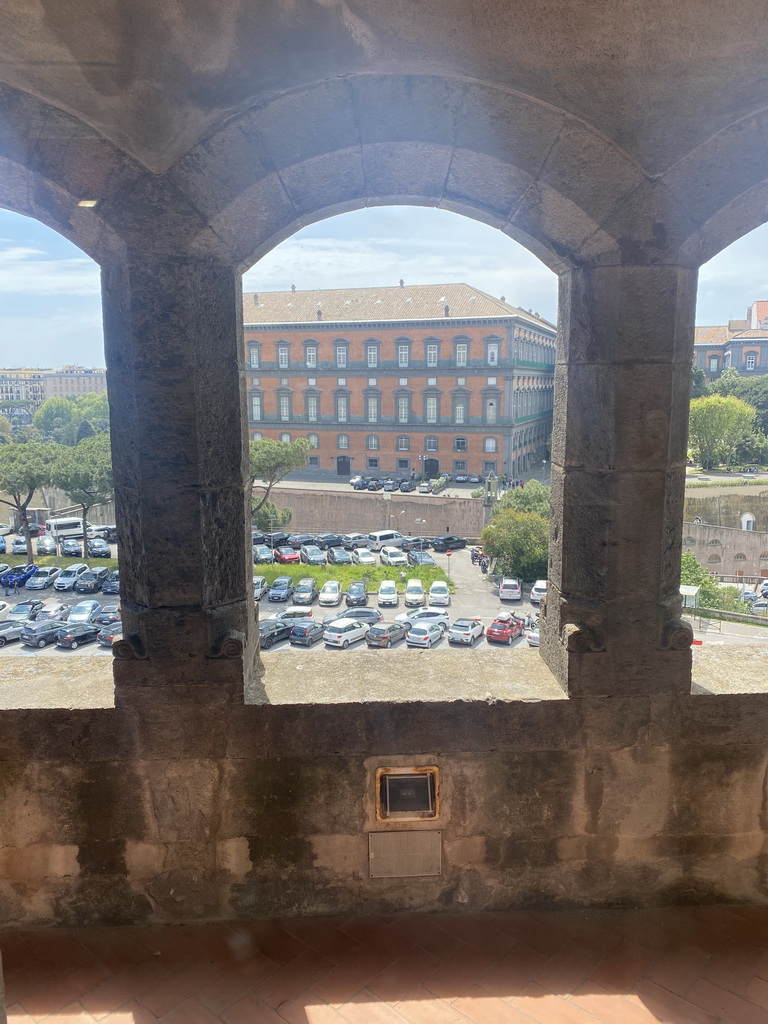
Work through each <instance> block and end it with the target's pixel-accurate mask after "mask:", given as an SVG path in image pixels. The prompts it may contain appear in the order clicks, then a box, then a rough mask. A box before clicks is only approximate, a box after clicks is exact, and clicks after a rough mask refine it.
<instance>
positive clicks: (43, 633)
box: [19, 619, 67, 647]
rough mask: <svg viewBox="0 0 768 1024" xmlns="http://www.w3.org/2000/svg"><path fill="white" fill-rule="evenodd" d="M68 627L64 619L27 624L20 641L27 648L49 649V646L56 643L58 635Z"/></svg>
mask: <svg viewBox="0 0 768 1024" xmlns="http://www.w3.org/2000/svg"><path fill="white" fill-rule="evenodd" d="M66 625H67V624H66V622H64V621H63V620H62V619H45V620H44V621H43V622H26V623H25V624H24V629H23V630H22V634H21V636H20V637H19V640H21V642H22V643H23V644H24V645H25V646H27V647H47V646H48V644H53V643H56V634H57V633H58V631H59V630H60V629H64V627H65V626H66Z"/></svg>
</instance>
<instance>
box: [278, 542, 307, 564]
mask: <svg viewBox="0 0 768 1024" xmlns="http://www.w3.org/2000/svg"><path fill="white" fill-rule="evenodd" d="M275 561H276V562H279V564H280V565H290V564H291V563H293V562H300V561H301V557H300V556H299V552H298V551H294V549H293V548H292V547H290V545H288V544H284V545H283V546H282V547H279V548H275Z"/></svg>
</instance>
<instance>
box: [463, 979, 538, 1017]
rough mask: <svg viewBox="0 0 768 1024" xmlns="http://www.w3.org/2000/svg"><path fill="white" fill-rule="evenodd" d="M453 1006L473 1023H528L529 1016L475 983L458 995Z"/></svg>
mask: <svg viewBox="0 0 768 1024" xmlns="http://www.w3.org/2000/svg"><path fill="white" fill-rule="evenodd" d="M453 1007H454V1009H456V1010H458V1011H459V1012H460V1013H463V1014H464V1016H465V1017H468V1018H469V1020H471V1021H475V1024H530V1018H529V1017H524V1016H523V1014H522V1013H518V1012H517V1010H515V1009H513V1007H511V1006H510V1005H509V1003H505V1002H504V1000H503V999H497V998H496V996H492V995H491V993H490V992H487V991H486V990H485V989H483V988H480V987H479V986H477V985H474V986H473V987H472V988H471V989H470V990H469V991H468V992H467V993H465V995H463V996H460V997H459V998H458V999H457V1000H456V1001H455V1002H454V1003H453Z"/></svg>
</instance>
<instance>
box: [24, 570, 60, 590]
mask: <svg viewBox="0 0 768 1024" xmlns="http://www.w3.org/2000/svg"><path fill="white" fill-rule="evenodd" d="M59 576H61V569H57V568H56V567H55V566H53V565H43V566H40V568H39V569H38V570H37V572H36V573H35V575H34V576H30V577H29V579H28V580H27V582H26V583H25V584H24V588H25V590H46V589H47V588H48V587H52V586H53V584H54V583H55V582H56V580H57V579H58V578H59Z"/></svg>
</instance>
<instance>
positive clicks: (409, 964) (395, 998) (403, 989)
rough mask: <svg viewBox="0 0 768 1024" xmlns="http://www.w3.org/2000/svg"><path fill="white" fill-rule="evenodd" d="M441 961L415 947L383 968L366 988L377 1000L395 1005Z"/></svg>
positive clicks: (424, 950)
mask: <svg viewBox="0 0 768 1024" xmlns="http://www.w3.org/2000/svg"><path fill="white" fill-rule="evenodd" d="M440 963H441V961H440V960H438V958H437V957H436V956H433V955H432V954H431V953H428V952H427V951H426V949H421V948H420V947H418V946H415V947H414V948H413V949H409V950H408V952H407V953H404V954H403V955H402V956H401V957H399V958H398V959H397V960H395V962H394V963H391V964H390V965H389V966H388V967H385V968H384V970H383V971H381V973H380V974H378V975H377V976H376V977H375V978H374V979H373V980H372V981H369V982H368V985H367V988H368V990H369V991H370V992H373V994H374V995H375V996H377V997H378V998H379V999H382V1000H384V1001H385V1002H388V1003H397V1002H399V1000H401V999H404V998H405V997H406V996H407V995H408V993H409V992H412V991H413V989H414V988H416V987H417V986H418V984H419V982H420V981H421V980H422V978H425V977H427V975H429V974H431V973H432V972H433V971H434V970H436V969H437V968H438V967H439V966H440Z"/></svg>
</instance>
